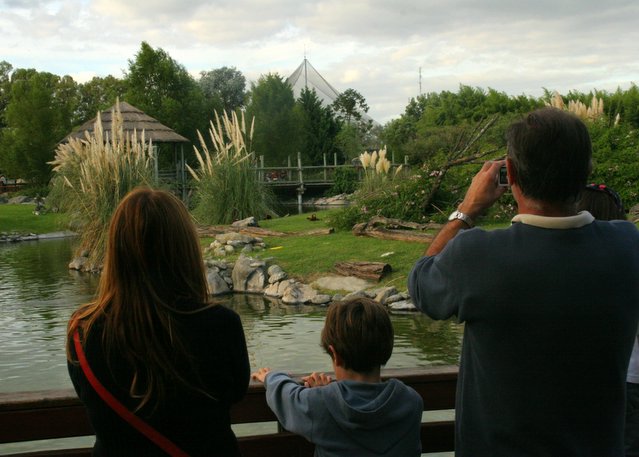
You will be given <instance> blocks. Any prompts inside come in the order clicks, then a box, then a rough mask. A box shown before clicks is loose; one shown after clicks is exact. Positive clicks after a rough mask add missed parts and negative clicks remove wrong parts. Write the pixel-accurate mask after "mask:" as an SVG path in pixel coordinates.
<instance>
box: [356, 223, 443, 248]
mask: <svg viewBox="0 0 639 457" xmlns="http://www.w3.org/2000/svg"><path fill="white" fill-rule="evenodd" d="M387 226H388V227H408V228H411V229H414V230H402V229H397V228H386V227H387ZM439 228H441V224H436V223H428V224H418V223H415V222H407V221H401V220H399V219H389V218H385V217H381V216H375V217H373V218H371V220H370V221H368V222H363V223H361V224H356V225H354V226H353V229H352V232H353V235H355V236H369V237H371V238H378V239H381V240H395V241H410V242H416V243H430V242H431V241H433V238H434V235H432V234H430V233H424V232H423V230H426V229H439Z"/></svg>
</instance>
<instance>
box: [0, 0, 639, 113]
mask: <svg viewBox="0 0 639 457" xmlns="http://www.w3.org/2000/svg"><path fill="white" fill-rule="evenodd" d="M142 41H146V42H148V43H149V44H150V45H151V46H152V47H153V48H162V49H164V50H165V51H166V52H167V53H168V54H169V55H170V56H171V57H172V58H173V59H175V60H176V61H177V62H179V63H180V64H182V65H184V66H185V67H186V68H187V70H189V71H190V72H191V73H192V74H193V75H194V76H195V77H198V76H199V72H200V71H207V70H212V69H215V68H219V67H222V66H230V67H236V68H237V69H238V70H240V71H241V72H242V73H243V74H244V75H245V76H246V77H247V79H249V80H250V81H256V80H257V78H258V77H259V76H260V75H261V74H266V73H268V72H272V73H275V72H276V73H279V74H280V75H282V76H284V77H287V76H288V75H290V74H291V73H292V72H293V71H294V70H295V69H296V68H297V66H298V65H299V64H300V63H301V62H302V60H303V58H304V55H305V53H306V56H307V58H308V59H309V61H310V62H311V63H312V65H313V66H314V67H315V68H316V69H317V70H318V71H319V72H320V73H321V74H322V75H323V76H324V78H325V79H327V80H328V81H329V82H330V83H331V84H332V85H333V86H334V87H335V88H336V89H337V90H339V91H343V90H345V89H348V88H354V89H355V90H357V91H358V92H360V93H361V94H362V95H363V96H364V97H365V98H366V100H367V102H368V104H369V106H370V111H369V114H370V115H371V117H372V118H374V119H375V120H377V121H378V122H381V123H385V122H387V121H389V120H390V119H392V118H396V117H398V116H399V115H400V114H401V113H402V112H403V111H404V108H405V107H406V104H407V102H408V101H409V99H410V98H411V97H415V96H417V95H419V93H420V68H421V92H422V93H427V92H441V91H443V90H450V91H457V89H458V87H459V84H465V85H470V86H475V87H481V88H483V89H487V88H489V87H490V88H493V89H496V90H498V91H502V92H506V93H507V94H510V95H520V94H526V95H532V96H535V97H536V96H539V95H541V94H542V92H543V88H547V89H549V90H558V91H560V92H563V93H565V92H567V91H568V90H578V91H582V92H589V91H591V90H593V89H602V90H608V91H614V90H616V88H617V87H621V88H622V89H627V88H628V87H629V86H630V84H631V83H638V84H639V45H638V44H637V43H639V2H638V1H637V0H606V1H601V0H597V1H594V0H553V1H549V0H537V1H535V2H532V1H524V0H519V1H518V0H484V1H473V0H448V1H444V0H439V1H434V0H394V1H389V0H319V1H307V0H278V1H276V0H233V1H230V0H62V1H57V0H0V60H6V61H7V62H9V63H10V64H11V65H13V67H14V68H35V69H37V70H39V71H48V72H51V73H55V74H58V75H65V74H69V75H71V76H73V78H74V79H76V80H77V81H80V82H84V81H86V80H88V79H90V78H91V77H93V76H96V75H97V76H106V75H109V74H111V75H114V76H117V77H121V76H122V75H123V72H124V71H126V70H127V68H128V60H129V59H133V58H134V57H135V54H136V53H137V52H138V50H139V49H140V43H141V42H142Z"/></svg>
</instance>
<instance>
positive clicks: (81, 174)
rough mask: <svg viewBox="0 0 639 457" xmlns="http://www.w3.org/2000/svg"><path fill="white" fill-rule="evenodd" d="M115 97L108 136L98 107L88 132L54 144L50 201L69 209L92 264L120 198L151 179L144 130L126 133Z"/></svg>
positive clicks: (97, 262) (98, 255)
mask: <svg viewBox="0 0 639 457" xmlns="http://www.w3.org/2000/svg"><path fill="white" fill-rule="evenodd" d="M122 124H123V122H122V114H121V113H120V105H119V102H118V103H116V108H115V110H114V112H113V123H112V128H111V135H110V137H109V136H107V137H106V141H105V140H104V138H105V137H104V136H103V127H102V120H101V118H100V113H98V117H97V120H96V123H95V128H94V131H93V133H92V134H88V133H87V134H86V138H85V139H83V140H81V139H76V138H72V139H70V140H69V142H68V143H65V144H61V145H59V146H58V148H57V150H56V156H55V159H54V160H53V161H52V162H51V165H53V171H54V179H53V187H52V190H51V193H50V200H49V204H50V205H56V206H58V207H59V208H60V209H62V210H64V211H66V212H67V213H68V214H69V221H70V224H71V225H72V227H73V228H74V229H75V230H78V231H79V234H80V245H79V250H80V251H83V250H86V251H88V253H89V259H90V261H91V263H93V264H94V265H100V264H101V263H102V259H103V257H104V251H105V245H106V236H107V230H108V225H109V221H110V220H111V215H112V214H113V211H114V210H115V208H116V207H117V205H118V204H119V202H120V200H121V199H122V198H123V197H124V196H125V195H126V194H127V193H129V192H130V191H131V190H133V189H134V188H135V187H138V186H141V185H149V184H150V183H151V182H152V176H153V167H152V161H151V158H152V155H151V154H152V152H151V151H152V144H151V141H149V142H148V143H147V142H146V141H145V136H144V132H142V134H141V135H140V136H139V137H138V135H137V133H135V132H134V133H133V134H129V135H125V133H124V130H123V128H122Z"/></svg>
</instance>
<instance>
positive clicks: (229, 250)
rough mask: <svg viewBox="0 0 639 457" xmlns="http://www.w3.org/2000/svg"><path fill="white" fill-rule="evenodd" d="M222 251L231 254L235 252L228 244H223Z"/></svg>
mask: <svg viewBox="0 0 639 457" xmlns="http://www.w3.org/2000/svg"><path fill="white" fill-rule="evenodd" d="M224 252H226V253H227V254H233V253H234V252H235V248H234V247H233V246H231V245H230V244H227V245H226V246H224Z"/></svg>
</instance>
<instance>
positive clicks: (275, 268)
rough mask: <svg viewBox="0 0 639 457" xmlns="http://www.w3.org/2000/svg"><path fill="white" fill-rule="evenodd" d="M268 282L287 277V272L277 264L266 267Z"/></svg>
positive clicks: (271, 282)
mask: <svg viewBox="0 0 639 457" xmlns="http://www.w3.org/2000/svg"><path fill="white" fill-rule="evenodd" d="M267 272H268V282H269V284H273V283H276V282H280V281H283V280H284V279H286V278H288V274H286V272H285V271H284V270H282V267H280V266H279V265H271V266H270V267H268V271H267Z"/></svg>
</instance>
